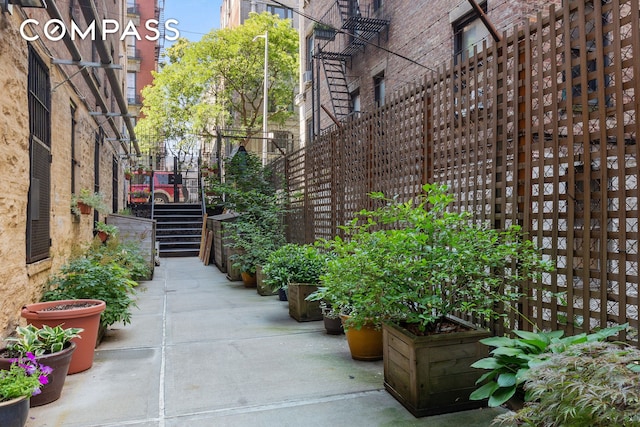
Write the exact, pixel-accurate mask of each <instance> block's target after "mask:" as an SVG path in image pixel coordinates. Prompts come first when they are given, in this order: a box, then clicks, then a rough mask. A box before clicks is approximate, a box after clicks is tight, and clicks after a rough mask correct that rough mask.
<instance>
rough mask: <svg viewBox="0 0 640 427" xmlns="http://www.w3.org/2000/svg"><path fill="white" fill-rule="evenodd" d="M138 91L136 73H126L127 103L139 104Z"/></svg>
mask: <svg viewBox="0 0 640 427" xmlns="http://www.w3.org/2000/svg"><path fill="white" fill-rule="evenodd" d="M137 100H138V91H137V90H136V73H131V72H128V73H127V102H128V103H129V104H139V103H140V102H137Z"/></svg>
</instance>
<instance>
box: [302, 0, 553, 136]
mask: <svg viewBox="0 0 640 427" xmlns="http://www.w3.org/2000/svg"><path fill="white" fill-rule="evenodd" d="M552 3H555V4H561V3H562V2H561V1H560V0H507V1H503V0H501V1H495V0H484V1H482V0H473V1H459V2H451V1H449V0H434V1H429V2H421V1H413V0H393V1H390V0H337V1H335V2H330V3H329V2H322V1H313V0H312V1H307V0H301V1H300V6H301V10H302V11H303V12H304V14H305V16H307V17H310V18H313V19H305V20H304V23H303V25H302V26H301V28H302V31H301V37H302V38H301V42H300V47H301V54H300V55H301V58H300V64H301V87H300V91H301V94H302V95H301V97H300V98H301V99H300V105H301V140H302V144H304V143H305V141H311V140H313V138H314V136H315V135H318V134H320V133H322V132H323V131H324V130H326V129H327V128H329V127H330V126H332V125H335V124H338V123H340V122H341V121H343V120H347V119H348V118H349V117H350V116H351V115H354V114H355V115H357V114H358V113H359V112H363V111H371V110H372V109H373V108H375V107H376V106H380V105H383V104H384V102H385V98H388V95H389V94H391V93H393V92H395V91H398V90H400V89H401V88H404V87H407V86H409V85H411V84H412V83H416V82H418V81H419V80H420V79H421V78H422V77H423V76H424V75H426V74H428V73H431V72H435V71H436V70H437V69H439V68H440V67H442V66H443V65H446V64H449V63H451V62H452V61H457V60H460V59H463V58H465V57H466V56H467V55H472V54H473V49H478V50H481V49H482V43H483V42H486V43H491V39H492V37H493V35H492V33H493V34H495V35H498V36H500V35H501V34H502V33H503V32H508V31H511V30H512V29H513V28H514V26H516V25H517V24H520V23H522V22H523V21H526V20H530V19H534V18H535V17H536V14H537V13H538V12H540V11H546V9H547V8H548V6H549V5H550V4H552ZM483 16H484V17H485V18H486V19H484V20H483Z"/></svg>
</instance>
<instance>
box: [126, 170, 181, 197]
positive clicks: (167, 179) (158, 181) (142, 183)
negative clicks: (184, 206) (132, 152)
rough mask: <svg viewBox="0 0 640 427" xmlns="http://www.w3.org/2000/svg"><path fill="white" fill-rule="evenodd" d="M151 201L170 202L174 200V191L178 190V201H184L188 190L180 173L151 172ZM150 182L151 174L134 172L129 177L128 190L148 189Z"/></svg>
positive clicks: (149, 189)
mask: <svg viewBox="0 0 640 427" xmlns="http://www.w3.org/2000/svg"><path fill="white" fill-rule="evenodd" d="M152 176H153V201H154V202H155V203H172V202H174V200H175V199H174V194H175V191H177V192H178V200H177V201H178V202H180V203H183V202H186V201H187V200H188V198H189V192H188V191H187V189H186V188H185V187H183V185H182V174H174V173H173V172H169V171H154V172H153V175H152ZM150 184H151V176H149V175H147V174H145V173H144V172H143V173H139V172H137V171H136V172H134V173H133V176H132V178H131V188H130V192H135V191H149V192H151V188H150Z"/></svg>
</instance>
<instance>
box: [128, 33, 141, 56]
mask: <svg viewBox="0 0 640 427" xmlns="http://www.w3.org/2000/svg"><path fill="white" fill-rule="evenodd" d="M139 57H140V55H138V54H137V52H136V37H135V36H127V58H139Z"/></svg>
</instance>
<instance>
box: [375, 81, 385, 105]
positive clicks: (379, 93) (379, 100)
mask: <svg viewBox="0 0 640 427" xmlns="http://www.w3.org/2000/svg"><path fill="white" fill-rule="evenodd" d="M384 86H385V85H384V72H382V73H380V74H377V75H376V76H375V77H374V78H373V100H374V101H375V104H376V107H382V106H383V105H384V91H385V87H384Z"/></svg>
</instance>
